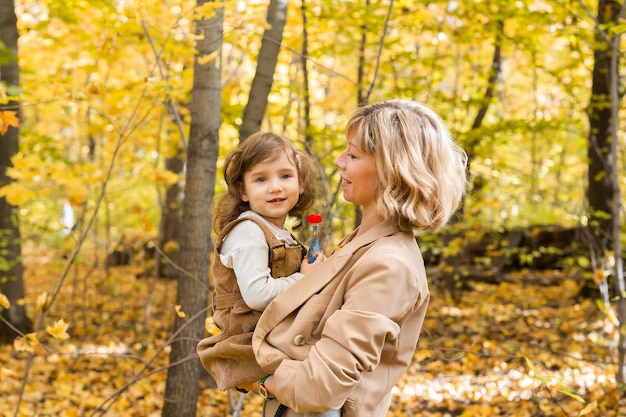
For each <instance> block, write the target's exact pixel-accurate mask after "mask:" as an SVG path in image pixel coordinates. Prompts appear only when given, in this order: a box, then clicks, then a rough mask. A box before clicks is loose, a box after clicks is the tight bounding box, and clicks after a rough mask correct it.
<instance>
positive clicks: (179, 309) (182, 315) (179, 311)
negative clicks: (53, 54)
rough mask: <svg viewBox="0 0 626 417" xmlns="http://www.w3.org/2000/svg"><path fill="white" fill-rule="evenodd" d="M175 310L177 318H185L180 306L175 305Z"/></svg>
mask: <svg viewBox="0 0 626 417" xmlns="http://www.w3.org/2000/svg"><path fill="white" fill-rule="evenodd" d="M175 310H176V315H177V316H178V317H181V318H183V317H185V316H186V314H185V312H184V311H183V308H182V307H181V306H180V304H176V307H175Z"/></svg>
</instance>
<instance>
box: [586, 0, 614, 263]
mask: <svg viewBox="0 0 626 417" xmlns="http://www.w3.org/2000/svg"><path fill="white" fill-rule="evenodd" d="M618 11H619V4H617V2H614V1H611V0H599V1H598V20H597V21H598V24H599V25H604V24H606V23H609V22H612V21H613V22H614V23H617V22H616V19H617V15H618ZM603 33H605V32H602V31H601V29H600V27H598V28H596V35H595V40H596V42H595V49H594V53H593V57H594V66H593V79H592V82H593V84H592V86H591V102H590V103H589V111H588V113H589V128H590V129H589V136H588V140H589V143H588V145H587V146H588V147H587V156H588V158H589V169H588V174H587V175H588V184H587V187H588V188H587V198H588V201H589V228H590V232H591V236H592V238H591V242H590V244H591V246H592V250H593V253H595V254H596V256H598V257H600V258H601V257H602V256H604V254H605V253H606V252H607V251H610V250H612V248H613V243H612V238H611V230H612V228H613V219H612V217H611V216H610V214H611V211H612V206H613V198H614V195H613V192H614V189H613V183H612V180H611V178H612V176H613V171H614V170H615V169H616V168H617V167H615V166H613V165H612V162H611V161H612V160H616V159H615V158H612V155H611V153H612V149H611V143H610V142H611V138H612V137H613V135H612V132H611V130H612V128H613V124H612V123H611V105H610V92H611V84H612V83H615V82H617V80H612V79H611V71H610V68H611V49H610V48H609V45H608V40H607V39H606V38H605V36H606V34H604V36H603Z"/></svg>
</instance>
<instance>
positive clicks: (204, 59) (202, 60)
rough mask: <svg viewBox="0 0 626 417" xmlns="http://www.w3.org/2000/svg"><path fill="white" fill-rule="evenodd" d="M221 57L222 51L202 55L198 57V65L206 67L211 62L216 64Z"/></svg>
mask: <svg viewBox="0 0 626 417" xmlns="http://www.w3.org/2000/svg"><path fill="white" fill-rule="evenodd" d="M219 55H220V51H219V50H217V51H213V52H211V53H210V54H208V55H201V56H199V57H198V64H200V65H205V64H208V63H209V62H214V61H215V60H217V59H218V58H219Z"/></svg>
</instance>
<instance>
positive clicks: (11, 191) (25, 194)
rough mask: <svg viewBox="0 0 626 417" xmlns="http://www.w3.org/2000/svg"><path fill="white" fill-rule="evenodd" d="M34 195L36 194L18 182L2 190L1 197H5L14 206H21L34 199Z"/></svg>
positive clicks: (0, 189) (0, 191) (0, 190)
mask: <svg viewBox="0 0 626 417" xmlns="http://www.w3.org/2000/svg"><path fill="white" fill-rule="evenodd" d="M34 195H35V193H33V192H32V191H31V190H29V189H28V188H26V187H24V186H23V185H22V184H19V183H17V182H12V183H10V184H8V185H5V186H4V187H2V188H0V197H5V198H6V199H7V201H8V202H9V204H11V205H12V206H21V205H23V204H24V203H26V202H27V201H28V200H30V199H31V198H33V196H34Z"/></svg>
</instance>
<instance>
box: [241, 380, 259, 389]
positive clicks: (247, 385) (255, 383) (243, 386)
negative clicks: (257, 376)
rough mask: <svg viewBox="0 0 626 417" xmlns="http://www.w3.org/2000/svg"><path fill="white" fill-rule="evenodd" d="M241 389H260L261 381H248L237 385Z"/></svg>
mask: <svg viewBox="0 0 626 417" xmlns="http://www.w3.org/2000/svg"><path fill="white" fill-rule="evenodd" d="M237 388H239V389H245V390H246V391H248V392H249V391H258V389H259V381H252V382H246V383H245V384H239V385H237Z"/></svg>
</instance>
